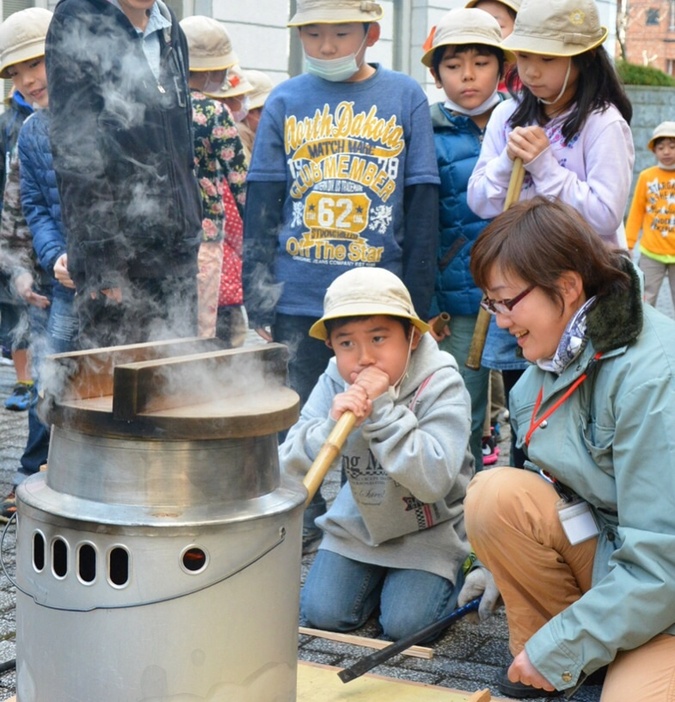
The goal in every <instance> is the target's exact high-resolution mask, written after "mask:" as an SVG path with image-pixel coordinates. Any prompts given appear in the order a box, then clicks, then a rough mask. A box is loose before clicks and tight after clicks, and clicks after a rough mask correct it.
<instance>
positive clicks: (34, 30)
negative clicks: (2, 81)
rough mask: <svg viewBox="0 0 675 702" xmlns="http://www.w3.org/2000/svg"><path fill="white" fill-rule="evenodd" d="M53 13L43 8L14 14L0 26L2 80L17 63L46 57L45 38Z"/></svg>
mask: <svg viewBox="0 0 675 702" xmlns="http://www.w3.org/2000/svg"><path fill="white" fill-rule="evenodd" d="M51 21H52V13H51V12H50V11H49V10H46V9H44V8H43V7H28V8H26V9H25V10H20V11H19V12H14V13H13V14H11V15H10V16H9V17H8V18H7V19H6V20H5V21H4V22H2V24H0V78H9V76H8V75H7V69H8V68H9V67H10V66H13V65H14V64H16V63H21V62H22V61H28V60H30V59H34V58H37V57H38V56H44V55H45V37H46V36H47V29H49V23H50V22H51Z"/></svg>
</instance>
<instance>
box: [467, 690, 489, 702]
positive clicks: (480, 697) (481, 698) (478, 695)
mask: <svg viewBox="0 0 675 702" xmlns="http://www.w3.org/2000/svg"><path fill="white" fill-rule="evenodd" d="M491 700H492V697H491V696H490V690H487V689H486V690H478V692H474V693H473V695H471V697H470V698H469V702H491Z"/></svg>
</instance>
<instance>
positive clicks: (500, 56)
mask: <svg viewBox="0 0 675 702" xmlns="http://www.w3.org/2000/svg"><path fill="white" fill-rule="evenodd" d="M448 46H452V47H453V48H454V50H455V54H463V53H465V52H466V51H475V52H476V53H477V54H478V55H479V56H496V57H497V61H499V75H500V76H501V75H503V74H504V62H505V59H504V52H503V51H502V50H501V49H500V48H499V47H498V46H490V45H489V44H457V45H456V46H454V45H453V44H442V45H441V46H437V47H436V48H435V49H434V53H433V56H432V57H431V62H432V63H431V65H432V68H433V72H434V75H435V76H438V75H440V73H439V70H440V67H441V61H442V60H443V56H444V54H445V50H446V49H447V48H448Z"/></svg>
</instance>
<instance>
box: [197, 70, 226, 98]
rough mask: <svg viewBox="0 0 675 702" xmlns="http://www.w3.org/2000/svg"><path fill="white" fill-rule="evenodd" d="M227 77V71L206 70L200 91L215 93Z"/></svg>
mask: <svg viewBox="0 0 675 702" xmlns="http://www.w3.org/2000/svg"><path fill="white" fill-rule="evenodd" d="M226 79H227V71H207V72H206V79H205V80H204V85H203V86H202V88H201V91H200V92H202V93H216V92H218V91H219V90H221V88H222V86H223V83H224V82H225V81H226Z"/></svg>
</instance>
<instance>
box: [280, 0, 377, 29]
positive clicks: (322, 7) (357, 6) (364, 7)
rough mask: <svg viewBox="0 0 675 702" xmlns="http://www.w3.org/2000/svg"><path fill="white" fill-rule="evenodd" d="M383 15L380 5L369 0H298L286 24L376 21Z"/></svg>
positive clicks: (299, 25) (297, 25)
mask: <svg viewBox="0 0 675 702" xmlns="http://www.w3.org/2000/svg"><path fill="white" fill-rule="evenodd" d="M383 15H384V12H383V10H382V5H380V4H378V3H376V2H371V1H370V0H298V4H297V8H296V12H295V14H294V15H293V17H291V19H290V20H289V22H288V26H289V27H301V26H302V25H304V24H345V23H346V22H377V21H378V20H380V19H382V16H383Z"/></svg>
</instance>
